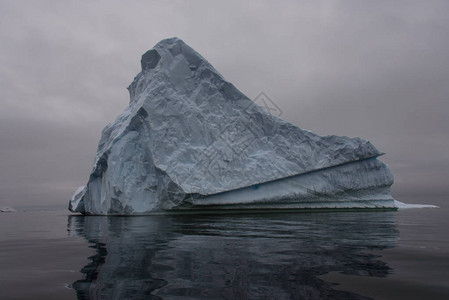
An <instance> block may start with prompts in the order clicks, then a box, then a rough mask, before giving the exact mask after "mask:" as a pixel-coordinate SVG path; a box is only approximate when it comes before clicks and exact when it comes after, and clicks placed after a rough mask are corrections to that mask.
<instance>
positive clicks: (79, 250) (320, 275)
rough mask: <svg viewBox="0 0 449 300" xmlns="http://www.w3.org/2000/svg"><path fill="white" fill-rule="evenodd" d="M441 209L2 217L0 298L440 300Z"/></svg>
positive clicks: (445, 245) (448, 248)
mask: <svg viewBox="0 0 449 300" xmlns="http://www.w3.org/2000/svg"><path fill="white" fill-rule="evenodd" d="M401 200H404V201H406V199H401ZM446 200H449V199H445V198H438V199H434V200H432V201H421V202H425V203H432V202H433V203H435V204H436V205H440V206H441V208H439V209H409V210H401V211H397V212H394V211H353V212H350V211H341V212H314V213H304V212H296V213H264V214H251V213H249V212H245V213H239V214H229V215H199V216H198V215H181V216H144V217H83V216H78V215H70V214H69V213H68V212H66V211H64V210H63V209H46V210H42V209H40V210H38V209H29V210H22V211H19V212H18V213H2V214H0V270H1V272H0V299H426V298H428V299H449V236H448V229H449V226H448V225H449V211H448V210H447V209H446V207H445V201H446ZM408 202H413V201H408ZM415 202H416V201H415ZM418 202H419V201H418Z"/></svg>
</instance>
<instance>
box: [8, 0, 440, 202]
mask: <svg viewBox="0 0 449 300" xmlns="http://www.w3.org/2000/svg"><path fill="white" fill-rule="evenodd" d="M448 14H449V2H447V1H295V2H294V1H283V2H276V1H245V2H244V3H241V1H170V2H156V1H132V2H123V1H95V2H84V3H81V2H67V1H1V2H0V40H1V41H2V42H1V43H0V65H1V68H0V94H1V97H0V190H1V193H0V206H3V205H9V206H24V205H56V204H58V205H59V204H61V205H66V203H67V200H68V199H69V198H70V196H71V194H72V193H73V192H74V190H75V189H76V187H77V186H79V185H83V184H84V183H85V182H86V181H87V179H88V176H89V172H90V169H91V166H92V163H93V159H94V155H95V151H96V147H97V143H98V140H99V137H100V132H101V130H102V128H103V127H104V126H105V125H106V124H107V123H109V122H111V121H112V120H114V118H115V117H116V116H117V115H118V114H119V113H120V112H121V111H122V110H123V109H124V108H125V107H126V106H127V104H128V100H129V96H128V92H127V90H126V87H127V86H128V85H129V84H130V83H131V81H132V79H133V78H134V76H135V75H136V74H137V73H138V72H139V71H140V56H141V55H142V54H143V53H144V52H145V51H146V50H148V49H150V48H152V47H153V46H154V45H155V44H156V43H157V42H158V41H160V40H161V39H163V38H167V37H172V36H177V37H179V38H181V39H183V40H184V41H185V42H186V43H187V44H189V45H190V46H191V47H193V48H194V49H195V50H196V51H198V52H199V53H200V54H202V55H203V56H204V57H205V58H206V59H207V60H208V61H209V62H210V63H211V64H212V65H213V66H214V67H215V68H216V69H217V70H218V71H219V72H221V73H222V74H223V76H224V77H225V78H226V79H227V80H228V81H230V82H232V83H233V84H234V85H235V86H236V87H237V88H239V89H240V90H241V91H242V92H243V93H245V94H246V95H247V96H248V97H250V98H254V97H256V96H257V95H258V94H259V93H260V92H262V91H263V92H265V93H266V94H267V95H268V96H269V97H270V98H271V99H272V100H273V101H274V102H275V103H276V104H277V105H278V106H279V107H280V108H281V109H282V112H283V113H282V116H281V117H282V118H283V119H286V120H288V121H290V122H292V123H294V124H296V125H298V126H300V127H301V128H304V129H308V130H312V131H314V132H316V133H318V134H321V135H328V134H338V135H347V136H351V137H355V136H360V137H362V138H365V139H368V140H370V141H371V142H372V143H373V144H374V145H375V146H376V147H377V148H378V149H379V150H380V151H382V152H385V153H386V155H385V156H383V157H382V161H384V162H386V163H388V164H389V166H390V167H391V170H392V172H393V174H394V176H395V180H396V182H395V184H394V185H393V196H395V197H396V198H398V200H402V201H407V199H408V198H407V197H409V196H410V195H418V196H419V195H422V196H425V195H444V194H447V193H448V185H447V178H448V175H449V174H448V171H447V170H448V169H449V151H448V150H447V149H449V139H448V138H447V137H448V130H449V84H448V82H449V59H447V53H449V18H447V16H448ZM427 201H428V200H426V198H422V201H421V202H422V203H425V202H427Z"/></svg>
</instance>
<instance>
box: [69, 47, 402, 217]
mask: <svg viewBox="0 0 449 300" xmlns="http://www.w3.org/2000/svg"><path fill="white" fill-rule="evenodd" d="M141 65H142V71H141V72H140V73H139V74H138V75H137V76H136V78H134V81H133V82H132V83H131V85H130V86H129V87H128V90H129V92H130V103H129V106H128V107H127V108H126V109H125V111H124V112H123V113H121V114H120V115H119V116H118V117H117V119H116V120H115V121H114V122H112V123H110V124H109V125H107V126H106V127H105V128H104V130H103V132H102V136H101V139H100V142H99V145H98V150H97V154H96V159H95V163H94V166H93V170H92V173H91V175H90V177H89V181H88V183H87V184H86V186H84V187H81V188H80V189H78V190H77V192H76V193H75V195H74V196H73V197H72V200H71V201H70V204H69V209H70V210H71V211H74V212H81V213H85V214H145V213H151V212H158V211H166V210H180V209H182V210H185V209H201V208H208V209H227V208H309V207H310V208H312V207H394V202H393V199H392V198H391V196H390V191H389V187H390V186H391V184H392V183H393V177H392V175H391V173H390V171H389V169H388V167H387V166H386V165H385V164H383V163H382V162H380V161H378V160H377V159H376V157H378V156H379V155H381V153H380V152H379V151H378V150H377V149H376V148H375V147H374V146H373V145H372V144H371V143H370V142H368V141H366V140H363V139H360V138H348V137H340V136H325V137H321V136H318V135H316V134H314V133H312V132H310V131H305V130H302V129H300V128H298V127H296V126H294V125H292V124H290V123H288V122H286V121H283V120H281V119H279V118H277V117H275V116H273V115H271V114H270V113H269V112H268V111H266V110H265V109H264V108H262V107H259V106H257V105H255V103H254V102H253V101H251V100H250V99H249V98H248V97H246V96H245V95H243V94H242V93H241V92H240V91H239V90H237V89H236V88H235V87H234V86H233V85H232V84H231V83H229V82H227V81H226V80H225V79H224V78H223V77H222V76H221V75H220V74H219V73H218V72H217V71H216V70H215V69H214V68H213V67H212V66H211V65H210V64H209V63H208V62H207V61H206V60H205V59H204V58H203V57H202V56H201V55H199V54H198V53H196V52H195V51H194V50H193V49H192V48H190V47H189V46H187V45H186V44H185V43H184V42H183V41H181V40H180V39H178V38H171V39H166V40H163V41H161V42H159V43H158V44H157V45H156V46H155V47H154V48H153V49H151V50H149V51H148V52H146V53H145V54H144V55H143V56H142V59H141Z"/></svg>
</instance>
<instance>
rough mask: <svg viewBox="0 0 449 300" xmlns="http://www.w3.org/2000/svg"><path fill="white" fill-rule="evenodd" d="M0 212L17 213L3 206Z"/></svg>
mask: <svg viewBox="0 0 449 300" xmlns="http://www.w3.org/2000/svg"><path fill="white" fill-rule="evenodd" d="M0 212H17V210H16V209H14V208H12V207H9V206H3V207H0Z"/></svg>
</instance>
